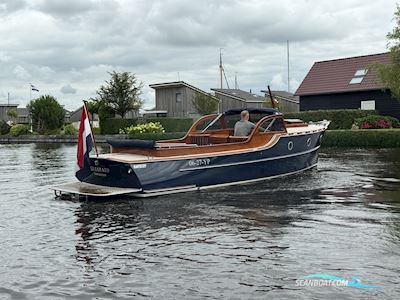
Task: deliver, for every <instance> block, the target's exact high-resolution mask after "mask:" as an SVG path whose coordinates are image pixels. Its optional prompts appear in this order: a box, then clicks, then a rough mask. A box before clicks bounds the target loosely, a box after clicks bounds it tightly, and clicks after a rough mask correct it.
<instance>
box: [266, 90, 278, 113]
mask: <svg viewBox="0 0 400 300" xmlns="http://www.w3.org/2000/svg"><path fill="white" fill-rule="evenodd" d="M268 93H269V98H270V99H271V105H272V108H274V109H277V105H276V103H275V99H274V97H273V96H272V92H271V88H270V87H269V85H268Z"/></svg>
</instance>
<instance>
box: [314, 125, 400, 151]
mask: <svg viewBox="0 0 400 300" xmlns="http://www.w3.org/2000/svg"><path fill="white" fill-rule="evenodd" d="M322 146H323V147H357V148H396V147H400V129H364V130H328V131H326V133H325V136H324V138H323V141H322Z"/></svg>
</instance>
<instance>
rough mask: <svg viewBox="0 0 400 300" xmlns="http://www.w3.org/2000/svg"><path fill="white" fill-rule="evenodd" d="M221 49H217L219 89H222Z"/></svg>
mask: <svg viewBox="0 0 400 300" xmlns="http://www.w3.org/2000/svg"><path fill="white" fill-rule="evenodd" d="M222 72H223V67H222V48H219V79H220V86H219V88H220V89H222Z"/></svg>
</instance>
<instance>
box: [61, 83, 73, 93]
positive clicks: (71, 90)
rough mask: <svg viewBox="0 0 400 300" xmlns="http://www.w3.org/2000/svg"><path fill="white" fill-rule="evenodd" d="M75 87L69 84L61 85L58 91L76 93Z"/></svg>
mask: <svg viewBox="0 0 400 300" xmlns="http://www.w3.org/2000/svg"><path fill="white" fill-rule="evenodd" d="M76 91H77V89H74V88H73V87H72V86H71V85H70V84H67V85H64V86H63V87H61V89H60V92H61V93H63V94H76Z"/></svg>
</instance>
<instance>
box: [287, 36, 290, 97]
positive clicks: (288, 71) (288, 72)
mask: <svg viewBox="0 0 400 300" xmlns="http://www.w3.org/2000/svg"><path fill="white" fill-rule="evenodd" d="M286 48H287V91H288V92H289V93H290V63H289V62H290V61H289V40H287V43H286Z"/></svg>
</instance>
